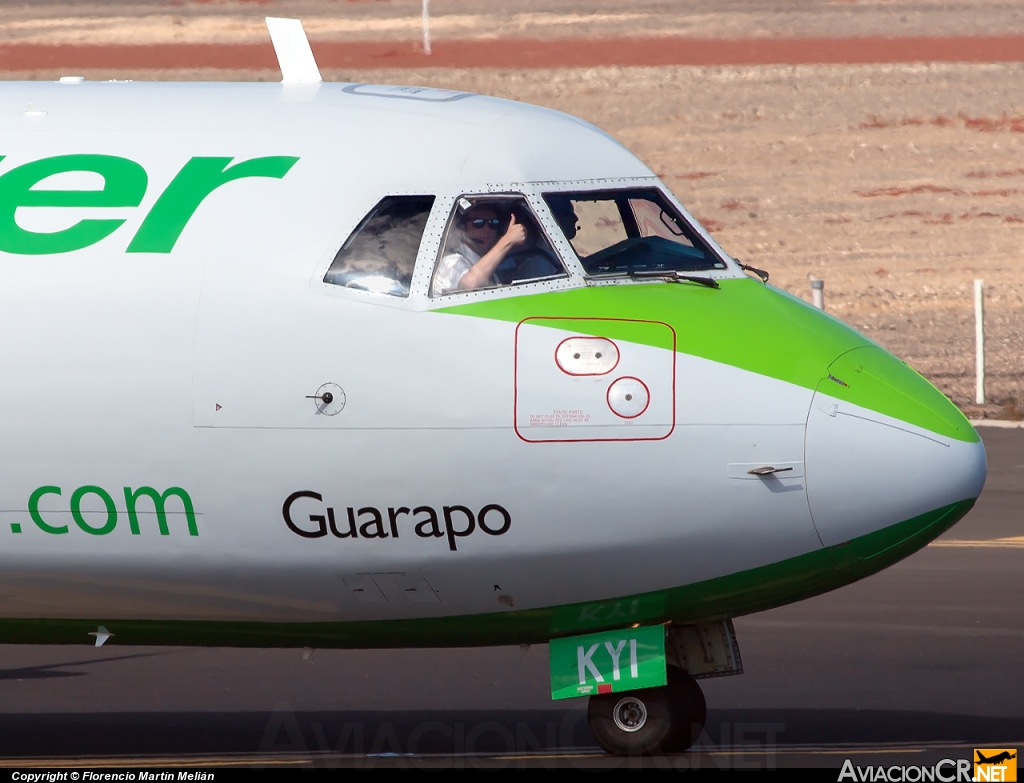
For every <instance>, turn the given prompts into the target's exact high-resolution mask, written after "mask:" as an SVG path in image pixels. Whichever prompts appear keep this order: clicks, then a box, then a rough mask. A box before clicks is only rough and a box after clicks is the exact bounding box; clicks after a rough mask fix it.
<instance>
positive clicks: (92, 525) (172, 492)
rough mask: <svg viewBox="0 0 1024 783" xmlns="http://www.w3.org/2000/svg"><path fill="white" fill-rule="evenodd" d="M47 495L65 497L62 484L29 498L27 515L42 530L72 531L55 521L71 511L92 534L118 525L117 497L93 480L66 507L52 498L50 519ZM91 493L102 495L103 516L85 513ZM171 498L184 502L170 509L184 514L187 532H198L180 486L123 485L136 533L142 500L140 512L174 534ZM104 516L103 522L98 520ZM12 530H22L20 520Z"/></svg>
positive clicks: (77, 522) (130, 522) (130, 524)
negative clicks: (42, 507) (170, 521)
mask: <svg viewBox="0 0 1024 783" xmlns="http://www.w3.org/2000/svg"><path fill="white" fill-rule="evenodd" d="M47 495H57V496H58V497H63V493H62V491H61V488H60V487H55V486H45V487H39V489H37V490H36V491H35V492H33V493H32V494H31V495H29V498H28V515H29V517H30V518H31V519H32V521H33V522H35V524H36V527H37V528H39V529H40V530H42V531H43V532H44V533H48V534H49V535H54V536H57V535H63V534H65V533H67V532H69V526H68V525H66V524H64V525H57V524H54V522H55V521H56V520H58V519H60V518H61V517H62V516H63V517H64V518H65V519H67V516H66V515H67V514H68V513H69V512H70V515H71V519H72V520H74V522H75V525H77V526H78V528H79V529H80V530H82V531H83V532H85V533H88V534H89V535H91V536H105V535H108V534H109V533H112V532H114V528H116V527H117V520H118V516H119V511H118V508H117V505H116V503H115V501H114V498H113V496H112V495H111V494H110V493H109V492H107V491H106V490H105V489H103V487H97V486H95V485H92V484H88V485H85V486H82V487H79V488H78V489H76V490H75V491H74V492H72V493H71V498H70V500H69V502H68V504H67V506H64V507H63V508H60V509H58V510H53V507H54V504H55V503H56V502H57V501H50V503H49V506H50V508H51V510H50V511H47V512H46V515H47V517H49V519H48V520H47V519H43V513H42V512H41V511H40V509H39V504H40V501H41V500H42V499H43V498H44V497H46V496H47ZM89 495H93V496H95V497H96V498H99V501H100V503H101V504H102V506H103V512H102V516H100V517H99V518H97V516H96V511H95V510H94V511H91V512H88V513H90V515H91V519H89V518H87V517H86V513H87V512H84V511H83V508H82V506H83V505H86V506H88V504H83V501H84V500H85V498H86V497H87V496H89ZM171 498H176V499H177V500H178V501H179V502H180V503H181V511H172V512H171V513H172V514H174V515H175V516H177V517H181V516H184V517H185V525H186V527H187V528H188V534H189V535H190V536H198V535H199V525H198V523H197V521H196V512H195V507H194V506H193V505H192V498H191V497H189V494H188V492H186V491H185V490H184V489H182V488H181V487H170V488H169V489H166V490H164V491H163V492H158V491H157V490H155V489H153V487H139V488H138V489H132V488H131V487H125V488H124V512H125V513H126V514H127V516H128V527H129V528H130V529H131V533H132V535H133V536H137V535H140V534H141V532H142V524H140V521H139V515H140V508H139V506H140V500H143V499H144V502H142V504H141V505H142V509H141V513H142V515H143V516H144V517H150V518H152V517H153V516H155V517H156V524H157V528H158V529H159V531H160V535H162V536H169V535H170V534H171V529H170V525H169V524H168V521H167V520H168V511H167V502H168V500H169V499H171ZM150 503H151V504H152V508H153V510H152V511H149V510H148V508H147V507H148V506H149V504H150ZM92 505H93V507H94V508H95V506H96V503H95V501H93V504H92ZM101 519H102V524H98V522H99V521H100V520H101ZM11 531H12V532H14V533H21V524H20V523H15V524H12V525H11Z"/></svg>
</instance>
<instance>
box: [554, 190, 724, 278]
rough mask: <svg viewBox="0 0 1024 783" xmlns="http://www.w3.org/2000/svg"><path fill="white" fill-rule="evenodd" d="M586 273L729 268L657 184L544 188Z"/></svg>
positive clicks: (688, 270)
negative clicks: (550, 190)
mask: <svg viewBox="0 0 1024 783" xmlns="http://www.w3.org/2000/svg"><path fill="white" fill-rule="evenodd" d="M544 200H545V201H546V202H547V204H548V208H549V209H550V210H551V213H552V215H553V216H554V218H555V221H556V222H557V223H558V225H559V227H560V228H561V229H562V231H563V232H564V233H565V237H566V239H568V240H569V242H570V244H571V245H572V247H573V250H575V251H576V255H577V256H579V258H580V261H581V262H582V263H583V268H584V270H585V271H586V273H587V274H588V275H616V274H631V273H634V272H641V273H643V272H646V273H656V272H662V271H663V272H698V271H707V270H711V269H725V268H726V266H725V263H724V262H723V261H722V260H721V259H720V258H718V256H716V255H715V254H714V253H713V252H712V250H711V248H709V247H708V246H707V244H706V243H705V242H704V240H703V239H701V237H700V235H699V234H697V232H696V231H694V230H693V228H691V227H690V225H689V224H688V223H687V222H686V220H684V219H683V217H682V215H680V214H679V212H678V211H677V210H676V209H675V208H674V207H673V206H672V204H671V203H670V202H669V201H668V199H667V198H665V196H664V194H662V193H661V191H659V190H658V189H657V188H638V189H631V190H595V191H586V192H571V193H564V192H563V193H546V194H544Z"/></svg>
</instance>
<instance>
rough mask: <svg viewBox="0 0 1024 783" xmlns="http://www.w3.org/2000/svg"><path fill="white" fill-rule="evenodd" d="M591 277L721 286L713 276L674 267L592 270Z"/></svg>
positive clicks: (711, 286)
mask: <svg viewBox="0 0 1024 783" xmlns="http://www.w3.org/2000/svg"><path fill="white" fill-rule="evenodd" d="M587 277H588V278H590V279H597V280H609V279H615V278H617V277H628V278H633V279H639V280H644V279H650V278H661V279H662V280H664V281H665V282H666V283H696V284H697V285H702V286H704V287H706V288H721V286H720V285H719V284H718V281H717V280H715V279H714V278H713V277H701V276H700V275H684V274H683V273H682V272H679V271H675V270H672V269H621V270H615V271H611V272H592V273H591V274H588V275H587Z"/></svg>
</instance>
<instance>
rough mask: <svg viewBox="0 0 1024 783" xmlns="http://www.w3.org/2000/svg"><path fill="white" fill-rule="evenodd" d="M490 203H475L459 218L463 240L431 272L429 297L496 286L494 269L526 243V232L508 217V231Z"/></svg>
mask: <svg viewBox="0 0 1024 783" xmlns="http://www.w3.org/2000/svg"><path fill="white" fill-rule="evenodd" d="M504 222H505V221H504V220H503V219H502V218H501V217H499V214H498V210H497V209H496V208H495V207H493V206H491V205H489V204H474V205H473V206H471V207H470V208H469V209H467V210H466V211H465V212H464V213H463V214H462V216H461V218H460V219H459V230H460V232H461V234H462V241H461V242H459V244H458V245H457V246H456V247H455V249H454V250H453V251H452V252H450V253H446V254H445V255H444V257H443V258H442V259H441V262H440V263H439V264H438V265H437V271H436V272H434V283H433V285H432V286H431V295H432V296H438V295H439V294H447V293H450V292H452V291H456V290H469V289H473V288H483V287H484V286H489V285H499V281H498V279H497V277H496V276H495V274H494V273H495V270H496V269H497V268H498V265H499V264H500V263H501V262H502V261H503V260H504V259H505V256H507V255H508V254H509V252H510V251H511V250H512V249H513V248H514V247H518V246H519V245H521V244H523V243H524V242H525V241H526V229H525V228H524V227H523V225H522V224H521V223H518V222H516V218H515V215H511V214H510V215H509V218H508V228H507V229H505V231H504V233H500V231H501V227H502V225H503V224H504Z"/></svg>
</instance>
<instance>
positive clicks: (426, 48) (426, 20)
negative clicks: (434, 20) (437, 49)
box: [423, 0, 430, 54]
mask: <svg viewBox="0 0 1024 783" xmlns="http://www.w3.org/2000/svg"><path fill="white" fill-rule="evenodd" d="M423 53H424V54H430V0H423Z"/></svg>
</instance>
